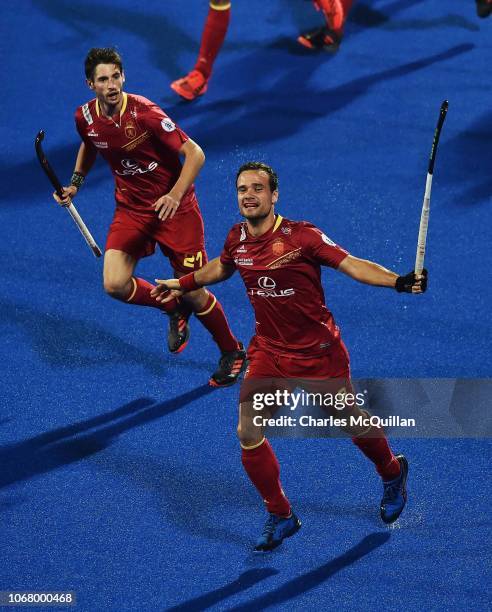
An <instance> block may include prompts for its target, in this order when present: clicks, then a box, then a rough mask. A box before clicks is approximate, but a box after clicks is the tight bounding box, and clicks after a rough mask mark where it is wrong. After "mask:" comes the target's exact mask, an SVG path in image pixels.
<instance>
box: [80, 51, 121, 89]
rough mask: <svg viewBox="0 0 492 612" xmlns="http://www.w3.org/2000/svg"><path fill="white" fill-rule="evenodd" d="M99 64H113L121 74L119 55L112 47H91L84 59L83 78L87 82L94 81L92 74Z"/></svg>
mask: <svg viewBox="0 0 492 612" xmlns="http://www.w3.org/2000/svg"><path fill="white" fill-rule="evenodd" d="M99 64H115V65H116V66H118V68H119V69H120V72H123V62H122V61H121V55H120V54H119V53H118V51H116V49H115V48H114V47H102V48H101V47H93V48H92V49H91V50H90V51H89V53H88V54H87V57H86V58H85V64H84V67H85V76H86V79H87V80H89V81H93V80H94V72H95V71H96V68H97V66H98V65H99Z"/></svg>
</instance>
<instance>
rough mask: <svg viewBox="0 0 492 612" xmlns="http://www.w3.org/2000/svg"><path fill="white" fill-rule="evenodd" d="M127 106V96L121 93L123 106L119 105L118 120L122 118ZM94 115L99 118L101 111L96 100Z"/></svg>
mask: <svg viewBox="0 0 492 612" xmlns="http://www.w3.org/2000/svg"><path fill="white" fill-rule="evenodd" d="M127 104H128V96H127V95H126V93H125V92H123V104H122V105H121V110H120V119H121V117H122V116H123V113H124V112H125V111H126V105H127ZM96 113H97V116H98V117H100V116H101V111H100V108H99V100H98V99H97V98H96Z"/></svg>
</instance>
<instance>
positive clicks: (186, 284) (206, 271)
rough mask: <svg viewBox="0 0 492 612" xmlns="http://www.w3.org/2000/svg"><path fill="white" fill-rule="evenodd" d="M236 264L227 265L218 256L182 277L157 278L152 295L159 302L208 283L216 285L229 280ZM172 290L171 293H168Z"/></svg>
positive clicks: (166, 300) (179, 295)
mask: <svg viewBox="0 0 492 612" xmlns="http://www.w3.org/2000/svg"><path fill="white" fill-rule="evenodd" d="M234 271H235V268H234V266H225V265H224V264H223V263H222V262H221V261H220V257H216V258H215V259H212V261H209V262H208V263H207V264H205V265H204V266H203V268H200V269H199V270H197V271H196V272H191V273H190V274H187V275H186V276H182V277H181V278H179V279H178V278H171V279H168V280H159V279H156V283H157V286H156V287H154V289H152V292H151V295H152V296H153V297H155V298H156V300H157V301H158V302H168V301H169V300H171V299H172V298H173V297H181V296H182V295H183V294H184V293H187V292H188V291H195V290H196V289H200V287H205V286H206V285H215V284H216V283H220V282H222V281H224V280H227V279H228V278H230V277H231V276H232V275H233V274H234ZM168 291H170V293H168Z"/></svg>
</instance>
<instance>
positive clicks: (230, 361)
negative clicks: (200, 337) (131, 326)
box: [172, 251, 246, 387]
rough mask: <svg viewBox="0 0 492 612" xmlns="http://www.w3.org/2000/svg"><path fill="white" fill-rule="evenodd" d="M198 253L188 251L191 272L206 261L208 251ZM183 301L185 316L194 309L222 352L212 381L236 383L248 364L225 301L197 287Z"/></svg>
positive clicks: (178, 271) (221, 384) (178, 272)
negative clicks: (232, 326) (231, 323)
mask: <svg viewBox="0 0 492 612" xmlns="http://www.w3.org/2000/svg"><path fill="white" fill-rule="evenodd" d="M199 255H200V256H199V257H198V256H197V254H195V255H191V256H190V255H188V257H187V258H186V259H187V262H188V263H190V262H191V261H193V268H190V269H189V271H190V272H191V271H192V270H195V269H199V268H200V267H202V265H205V263H206V262H207V255H206V252H205V251H200V252H199ZM178 257H179V255H178ZM173 259H174V261H173V262H172V263H173V265H174V264H175V256H173ZM180 259H182V258H180ZM183 273H184V272H183V269H182V267H180V268H179V269H176V268H175V276H176V277H177V278H179V277H180V276H182V275H183ZM187 273H188V272H187ZM183 302H184V305H185V309H184V310H183V309H182V308H180V309H179V310H180V311H181V312H182V313H183V314H182V317H186V316H187V315H188V316H189V314H188V313H189V312H193V313H194V314H195V316H196V318H197V319H198V320H199V321H200V323H201V324H202V325H203V326H204V327H205V329H206V330H207V331H208V332H209V333H210V335H211V336H212V338H213V339H214V341H215V342H216V344H217V346H218V347H219V350H220V352H221V357H220V360H219V365H218V367H217V369H216V371H215V372H214V373H213V374H212V376H211V378H210V380H209V383H210V384H211V385H212V386H214V387H228V386H230V385H233V384H234V383H235V382H236V381H237V379H238V377H239V375H240V374H241V373H242V372H243V371H244V370H245V368H246V351H245V350H244V347H243V345H242V343H241V342H239V340H237V338H236V337H235V336H234V334H233V333H232V331H231V328H230V327H229V323H228V321H227V318H226V315H225V313H224V309H223V308H222V304H221V303H220V302H219V300H218V299H217V298H216V297H215V295H214V294H213V293H211V292H210V291H209V290H208V289H198V290H197V291H191V292H190V293H187V294H186V295H185V296H183Z"/></svg>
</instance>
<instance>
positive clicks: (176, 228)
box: [75, 93, 207, 273]
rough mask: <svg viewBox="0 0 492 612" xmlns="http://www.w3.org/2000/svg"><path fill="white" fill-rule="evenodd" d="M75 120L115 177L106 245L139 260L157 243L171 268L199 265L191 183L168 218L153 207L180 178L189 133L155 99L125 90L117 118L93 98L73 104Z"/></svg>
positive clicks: (199, 235)
mask: <svg viewBox="0 0 492 612" xmlns="http://www.w3.org/2000/svg"><path fill="white" fill-rule="evenodd" d="M75 123H76V126H77V131H78V132H79V134H80V137H81V138H82V140H83V142H84V143H85V145H86V146H87V147H88V148H89V149H92V150H95V151H97V152H98V153H100V155H101V156H102V157H103V158H104V159H105V160H106V161H107V162H108V164H109V166H110V168H111V171H112V174H113V177H114V180H115V199H116V211H115V215H114V218H113V221H112V223H111V227H110V228H109V233H108V238H107V241H106V250H108V249H116V250H120V251H124V252H125V253H128V254H130V255H131V256H133V257H134V258H135V259H137V260H138V259H140V258H141V257H146V256H147V255H151V254H152V253H153V252H154V250H155V245H156V243H158V244H159V246H160V248H161V250H162V252H163V253H164V255H165V256H166V257H169V259H170V261H171V265H172V266H173V268H174V270H176V271H180V272H183V273H186V272H190V270H193V269H198V268H200V267H201V266H202V265H204V264H205V263H206V262H207V254H206V251H205V243H204V230H203V220H202V217H201V213H200V209H199V207H198V202H197V199H196V195H195V188H194V186H193V185H191V186H190V188H189V189H188V191H187V192H186V193H185V195H184V196H183V198H182V199H181V203H180V205H179V208H178V209H177V211H176V214H175V215H174V217H173V218H172V219H169V218H168V219H166V221H161V220H160V219H159V218H158V215H157V212H156V210H155V208H154V204H155V202H156V200H158V199H159V198H160V197H161V196H163V195H164V194H166V193H169V191H170V190H171V189H172V187H173V186H174V184H175V183H176V181H177V180H178V178H179V175H180V173H181V169H182V164H181V160H180V157H179V150H180V149H181V147H182V146H183V144H184V143H185V142H186V141H187V140H189V138H188V136H187V135H186V134H185V133H184V132H183V131H182V130H181V129H180V128H179V127H178V126H177V125H176V124H175V123H173V121H172V120H171V119H170V118H169V117H168V116H167V115H166V113H165V112H164V111H163V110H162V109H161V108H159V107H158V106H157V105H156V104H154V103H153V102H151V101H150V100H147V98H144V97H142V96H136V95H133V94H126V93H124V94H123V105H122V108H121V111H120V116H119V119H118V120H117V121H115V120H113V119H108V118H107V117H105V116H104V115H103V114H102V113H101V112H100V109H99V103H98V101H97V99H94V100H91V101H90V102H87V103H86V104H84V105H83V106H80V107H79V108H78V109H77V111H76V113H75Z"/></svg>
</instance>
